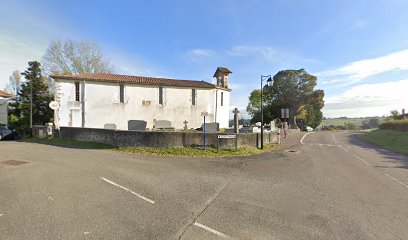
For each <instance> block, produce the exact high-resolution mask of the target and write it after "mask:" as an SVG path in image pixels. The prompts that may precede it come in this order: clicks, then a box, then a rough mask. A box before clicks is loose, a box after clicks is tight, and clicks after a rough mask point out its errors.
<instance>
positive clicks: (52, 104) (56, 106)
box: [48, 101, 60, 110]
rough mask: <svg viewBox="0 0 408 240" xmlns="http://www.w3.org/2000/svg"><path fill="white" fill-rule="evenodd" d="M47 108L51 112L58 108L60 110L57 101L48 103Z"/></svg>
mask: <svg viewBox="0 0 408 240" xmlns="http://www.w3.org/2000/svg"><path fill="white" fill-rule="evenodd" d="M48 106H49V107H50V108H51V109H52V110H57V109H58V108H60V105H59V103H58V102H57V101H52V102H50V104H48Z"/></svg>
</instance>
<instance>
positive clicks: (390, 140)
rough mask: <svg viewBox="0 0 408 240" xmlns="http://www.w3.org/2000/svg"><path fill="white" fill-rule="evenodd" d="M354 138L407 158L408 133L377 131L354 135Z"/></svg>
mask: <svg viewBox="0 0 408 240" xmlns="http://www.w3.org/2000/svg"><path fill="white" fill-rule="evenodd" d="M356 137H357V138H358V139H361V140H363V141H366V142H368V143H371V144H374V145H377V146H379V147H381V148H384V149H387V150H390V151H393V152H396V153H400V154H402V155H405V156H408V132H400V131H394V130H382V129H377V130H373V131H371V132H368V133H365V134H360V135H356Z"/></svg>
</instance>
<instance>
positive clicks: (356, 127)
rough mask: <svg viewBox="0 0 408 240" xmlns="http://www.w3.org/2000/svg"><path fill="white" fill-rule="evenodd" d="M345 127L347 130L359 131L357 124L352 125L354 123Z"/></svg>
mask: <svg viewBox="0 0 408 240" xmlns="http://www.w3.org/2000/svg"><path fill="white" fill-rule="evenodd" d="M344 127H345V130H357V129H358V126H357V124H355V123H352V122H346V123H344Z"/></svg>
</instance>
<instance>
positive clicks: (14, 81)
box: [4, 70, 21, 96]
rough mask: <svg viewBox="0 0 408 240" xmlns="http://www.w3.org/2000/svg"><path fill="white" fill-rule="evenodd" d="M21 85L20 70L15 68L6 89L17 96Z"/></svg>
mask: <svg viewBox="0 0 408 240" xmlns="http://www.w3.org/2000/svg"><path fill="white" fill-rule="evenodd" d="M20 87H21V75H20V72H19V71H18V70H14V71H13V73H12V74H11V75H10V77H9V83H8V84H7V85H6V87H5V89H4V90H5V91H6V92H8V93H10V94H12V95H13V96H17V95H18V92H19V91H20Z"/></svg>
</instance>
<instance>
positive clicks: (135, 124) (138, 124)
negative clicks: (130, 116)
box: [128, 120, 147, 131]
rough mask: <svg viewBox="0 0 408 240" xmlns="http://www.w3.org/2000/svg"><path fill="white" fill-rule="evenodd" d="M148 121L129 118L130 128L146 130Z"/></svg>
mask: <svg viewBox="0 0 408 240" xmlns="http://www.w3.org/2000/svg"><path fill="white" fill-rule="evenodd" d="M146 126H147V122H146V121H143V120H129V121H128V130H132V131H146Z"/></svg>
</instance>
